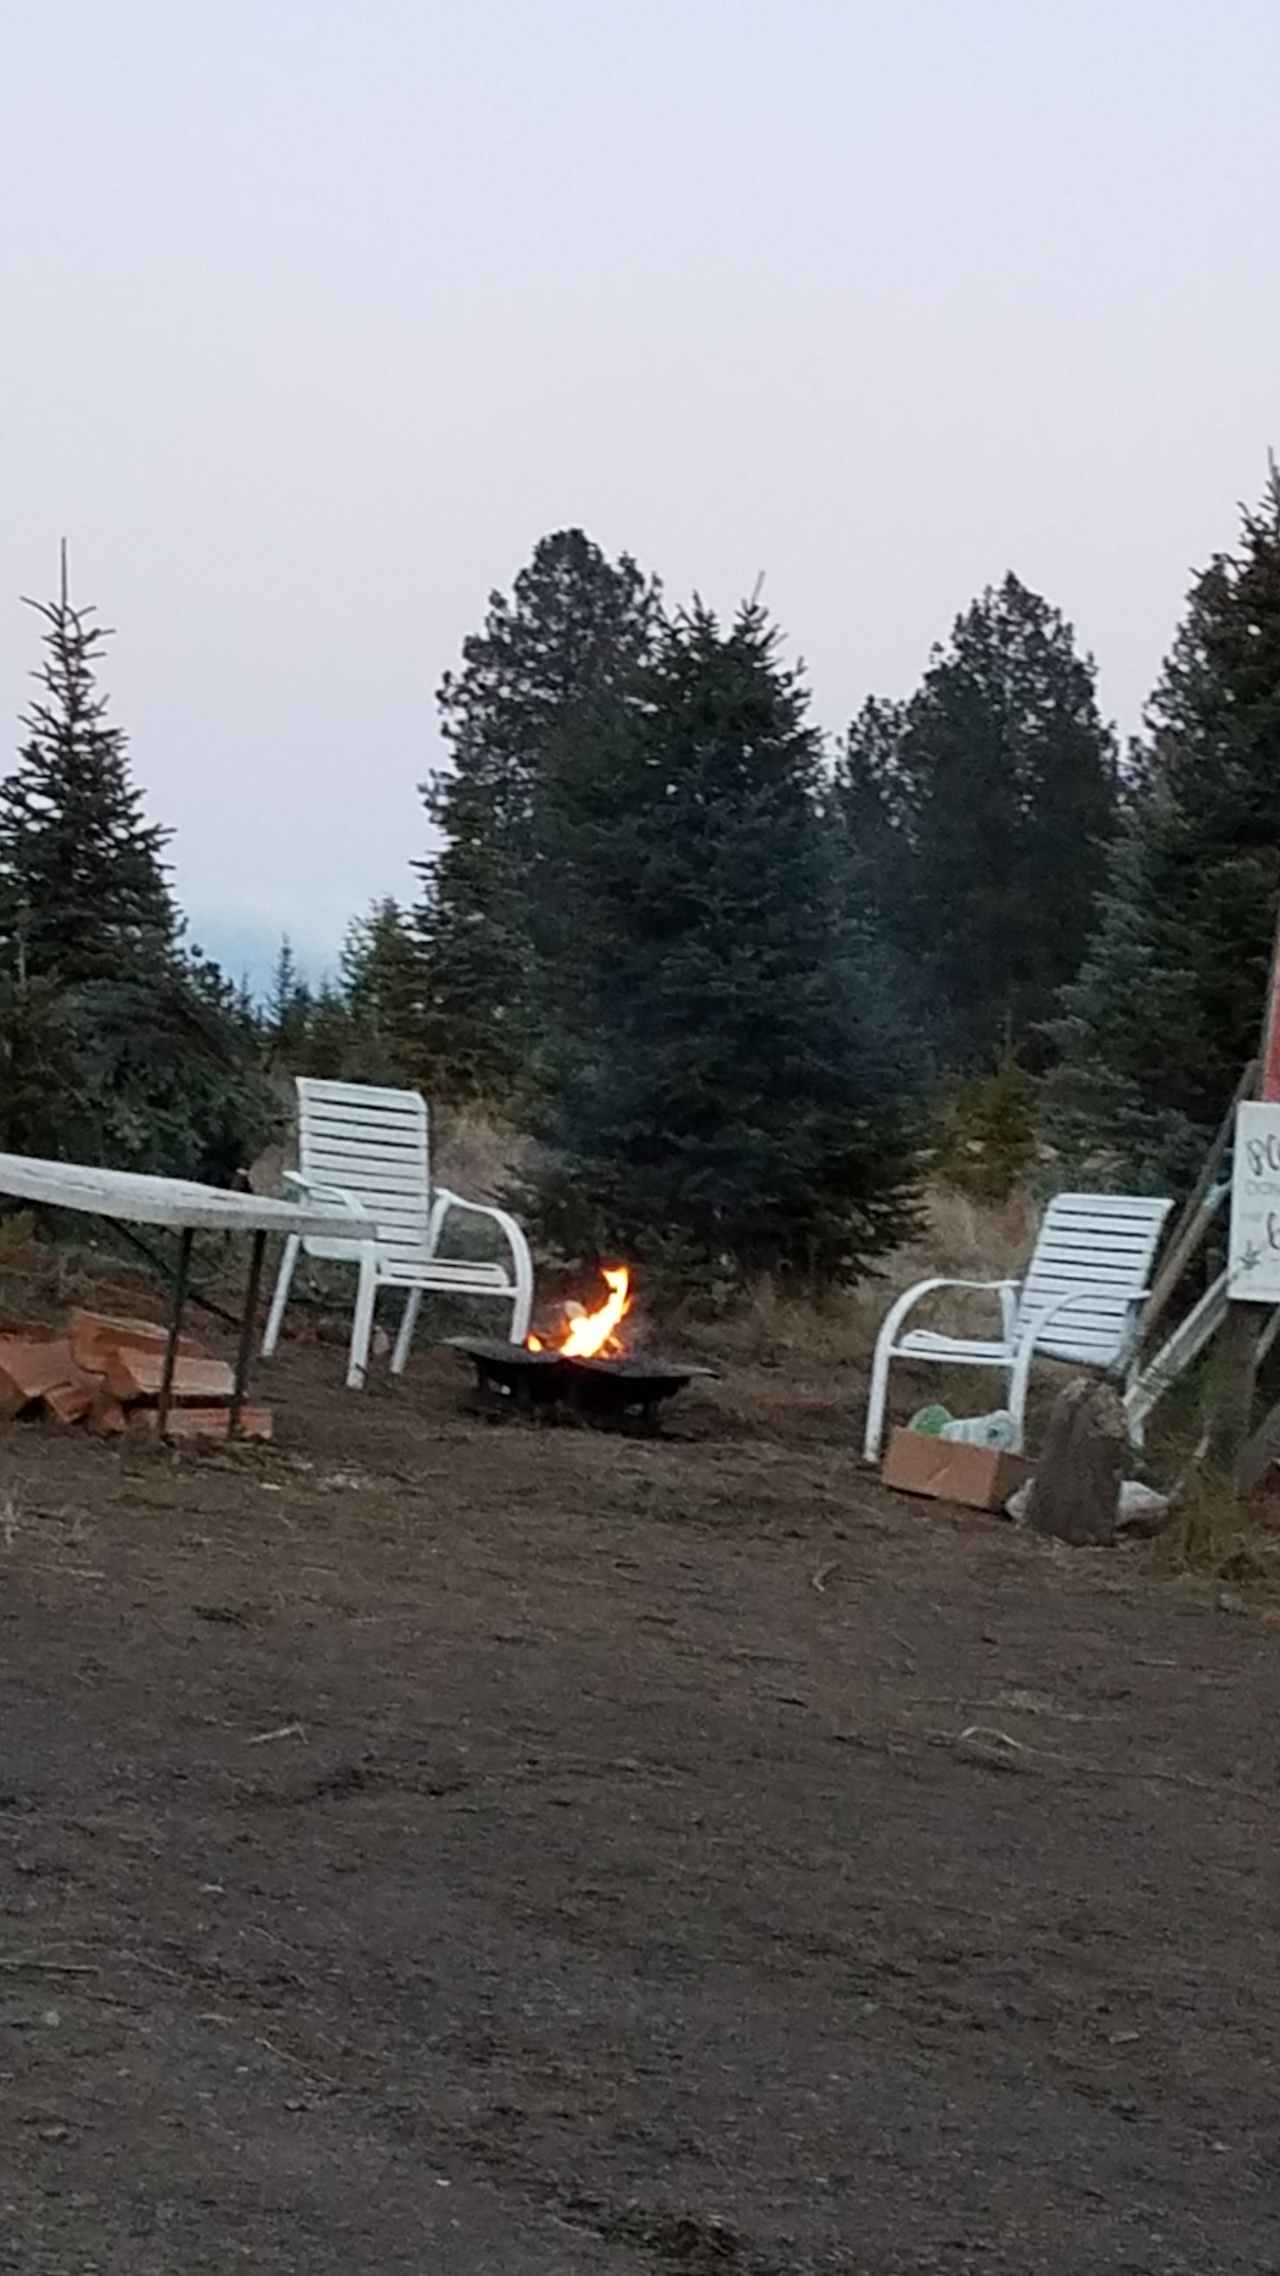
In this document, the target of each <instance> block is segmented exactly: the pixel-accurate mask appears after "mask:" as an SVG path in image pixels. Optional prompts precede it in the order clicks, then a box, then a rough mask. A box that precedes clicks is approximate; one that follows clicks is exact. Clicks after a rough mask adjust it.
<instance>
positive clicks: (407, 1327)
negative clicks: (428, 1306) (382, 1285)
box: [391, 1288, 422, 1375]
mask: <svg viewBox="0 0 1280 2276" xmlns="http://www.w3.org/2000/svg"><path fill="white" fill-rule="evenodd" d="M421 1307H422V1290H421V1289H420V1288H411V1289H410V1290H409V1294H408V1296H407V1298H406V1299H405V1307H404V1317H403V1319H402V1320H401V1322H400V1333H399V1335H398V1336H397V1337H396V1348H395V1350H394V1351H393V1352H392V1354H391V1372H392V1374H393V1375H403V1373H404V1371H405V1368H406V1367H407V1366H408V1364H409V1346H410V1344H411V1343H412V1342H413V1331H414V1329H415V1328H416V1327H417V1325H418V1313H419V1311H420V1310H421Z"/></svg>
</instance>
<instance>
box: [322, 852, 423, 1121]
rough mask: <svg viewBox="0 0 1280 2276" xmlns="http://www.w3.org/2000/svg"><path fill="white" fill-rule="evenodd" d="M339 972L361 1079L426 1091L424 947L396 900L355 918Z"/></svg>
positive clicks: (377, 903) (375, 904)
mask: <svg viewBox="0 0 1280 2276" xmlns="http://www.w3.org/2000/svg"><path fill="white" fill-rule="evenodd" d="M341 971H342V980H343V988H344V993H345V997H346V1002H347V1006H348V1009H349V1011H350V1014H351V1023H352V1030H353V1044H352V1048H353V1053H354V1055H355V1057H356V1058H358V1061H359V1071H360V1079H362V1080H364V1081H366V1082H377V1083H391V1084H394V1085H402V1086H404V1085H407V1086H408V1087H410V1088H423V1087H426V1082H427V1061H426V1052H425V1045H424V1011H423V999H424V988H425V974H424V964H423V955H422V948H421V944H420V942H419V940H418V938H417V935H416V933H415V931H414V929H413V926H412V925H411V923H410V921H409V919H408V917H407V916H406V914H405V912H404V910H403V909H401V907H400V905H399V903H398V902H397V901H395V900H393V899H392V898H391V897H390V896H387V897H386V898H385V899H383V900H381V901H374V902H372V903H371V904H370V907H369V912H368V914H367V916H364V917H356V918H354V919H353V921H352V923H351V924H350V925H349V926H348V928H347V937H346V940H345V941H344V943H343V947H342V957H341Z"/></svg>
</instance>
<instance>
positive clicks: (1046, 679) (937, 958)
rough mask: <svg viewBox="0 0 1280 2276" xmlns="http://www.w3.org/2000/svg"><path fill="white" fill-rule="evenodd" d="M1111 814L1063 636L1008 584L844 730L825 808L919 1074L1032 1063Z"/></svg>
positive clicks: (1108, 772)
mask: <svg viewBox="0 0 1280 2276" xmlns="http://www.w3.org/2000/svg"><path fill="white" fill-rule="evenodd" d="M1115 801H1116V760H1115V746H1114V738H1113V736H1112V734H1111V731H1110V729H1109V728H1107V727H1106V726H1104V724H1103V722H1102V720H1101V718H1100V716H1099V713H1098V708H1097V700H1096V694H1095V686H1094V667H1093V663H1092V660H1091V659H1090V658H1088V657H1081V656H1079V655H1078V654H1077V652H1076V648H1075V641H1074V635H1073V633H1072V629H1071V626H1070V625H1069V624H1067V623H1066V622H1065V621H1064V619H1063V618H1062V616H1061V615H1060V614H1059V613H1058V611H1057V610H1056V609H1053V608H1051V607H1050V605H1049V604H1048V602H1046V601H1044V600H1042V599H1041V598H1040V597H1039V595H1038V594H1035V593H1032V592H1030V591H1029V590H1028V589H1027V587H1026V586H1025V585H1022V584H1020V583H1019V581H1018V579H1017V578H1016V577H1013V576H1008V577H1006V578H1005V581H1004V583H1003V584H1002V585H1001V586H1000V587H999V589H998V590H994V591H993V590H991V589H988V590H987V591H986V592H984V593H983V595H982V596H981V598H980V599H979V600H977V601H975V602H974V603H973V604H972V606H971V607H970V608H969V609H967V610H966V611H965V613H964V614H963V615H962V616H960V617H958V618H957V620H956V623H955V626H954V628H953V631H952V635H951V641H950V645H949V646H948V647H947V648H946V649H943V648H937V649H935V650H934V653H933V659H932V661H931V663H930V666H929V670H928V671H927V673H926V674H925V678H924V681H923V684H922V685H921V687H920V688H919V689H918V691H917V692H916V694H915V695H914V696H913V697H911V699H910V700H909V701H908V702H907V703H905V704H897V705H895V704H886V703H880V702H877V701H876V700H875V699H872V700H871V701H870V702H868V703H867V704H866V705H865V706H864V708H863V710H862V711H861V712H860V713H859V715H858V717H857V718H856V719H855V720H854V722H853V724H852V726H851V727H850V729H849V733H848V738H847V742H846V745H845V748H844V751H843V754H842V756H841V759H840V761H839V763H838V766H837V770H836V782H835V792H834V799H833V805H834V810H835V812H836V814H837V816H838V817H840V818H841V819H843V820H844V822H845V824H846V829H847V834H848V837H849V840H850V846H851V854H850V859H851V862H852V875H853V880H854V890H855V891H856V892H858V893H860V894H861V893H868V894H870V895H871V896H872V898H873V904H874V906H875V909H876V912H877V918H878V927H879V931H880V934H881V937H882V941H883V944H884V949H885V953H886V956H887V958H888V959H889V964H890V969H891V972H892V978H893V982H894V984H895V985H896V986H897V987H898V988H899V989H900V991H901V1001H902V1011H903V1016H904V1019H905V1020H906V1021H907V1022H909V1024H910V1025H911V1026H912V1028H913V1029H914V1030H915V1031H916V1032H917V1033H918V1034H919V1036H920V1037H921V1040H922V1042H923V1043H924V1044H925V1045H927V1046H928V1047H929V1048H930V1050H931V1052H932V1055H933V1058H934V1062H935V1066H936V1067H941V1068H949V1069H961V1070H968V1069H974V1068H981V1067H983V1066H989V1065H990V1064H991V1063H992V1062H993V1061H994V1060H995V1059H997V1058H998V1057H999V1055H1000V1053H1001V1051H1002V1050H1007V1049H1008V1048H1009V1047H1010V1046H1014V1047H1018V1048H1020V1049H1022V1050H1024V1051H1028V1050H1029V1051H1030V1053H1031V1054H1032V1055H1033V1056H1035V1055H1036V1054H1037V1053H1038V1052H1039V1051H1040V1050H1041V1049H1042V1043H1041V1039H1040V1036H1039V1030H1040V1027H1041V1024H1042V1023H1043V1021H1045V1020H1046V1019H1047V1018H1048V1017H1049V1016H1050V1015H1051V1013H1052V1011H1053V1008H1054V1004H1055V999H1056V993H1057V990H1058V989H1059V988H1060V987H1061V985H1062V984H1063V982H1064V981H1065V980H1067V979H1069V978H1070V977H1071V976H1072V974H1073V973H1074V971H1075V969H1076V965H1077V963H1078V961H1079V955H1080V948H1081V944H1082V942H1083V939H1084V937H1085V934H1086V932H1087V929H1088V925H1089V922H1090V917H1091V913H1092V910H1093V905H1094V900H1095V896H1096V894H1097V892H1098V889H1099V887H1100V884H1101V881H1102V876H1103V867H1104V862H1105V849H1106V844H1107V841H1108V839H1109V837H1110V834H1111V831H1112V828H1113V822H1114V811H1115Z"/></svg>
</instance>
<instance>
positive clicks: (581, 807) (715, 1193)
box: [540, 603, 910, 1283]
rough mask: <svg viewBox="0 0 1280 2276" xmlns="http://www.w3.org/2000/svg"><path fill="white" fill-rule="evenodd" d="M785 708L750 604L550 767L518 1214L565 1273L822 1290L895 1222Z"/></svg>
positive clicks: (691, 634) (903, 1172) (787, 680)
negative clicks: (532, 1222)
mask: <svg viewBox="0 0 1280 2276" xmlns="http://www.w3.org/2000/svg"><path fill="white" fill-rule="evenodd" d="M807 701H808V699H807V695H806V691H805V689H804V687H803V685H802V683H801V681H800V679H799V677H798V675H797V674H796V673H794V672H792V671H790V670H788V669H787V668H786V667H784V666H783V664H782V663H781V662H780V661H779V659H778V656H777V635H776V633H775V632H774V630H773V628H772V627H771V626H770V624H769V622H768V620H767V618H766V617H765V615H764V613H763V611H762V610H761V609H760V608H759V607H758V606H757V605H755V604H754V603H752V604H748V605H747V606H745V607H743V608H742V609H741V610H740V612H739V614H738V616H737V618H736V620H735V622H734V624H733V625H732V627H731V629H729V630H728V631H722V630H721V628H720V627H719V625H718V624H717V622H716V620H715V618H714V617H713V616H712V615H711V614H710V613H709V612H708V611H707V610H706V609H704V608H703V607H701V606H700V605H695V606H694V608H693V609H692V610H691V611H690V612H689V613H688V614H687V615H683V616H681V617H680V618H678V619H677V620H676V622H675V623H674V624H673V625H671V626H669V627H667V628H665V629H664V631H663V633H662V635H661V638H660V641H659V644H658V649H657V653H656V657H655V660H654V662H653V663H652V665H651V666H650V667H649V668H648V669H647V670H646V671H645V672H644V673H643V674H642V675H641V676H640V679H639V681H638V683H637V685H636V688H635V693H634V700H633V702H632V703H631V704H630V705H629V706H626V707H622V706H618V705H611V706H609V707H608V708H607V709H604V710H601V711H600V712H598V713H597V714H596V715H595V716H592V715H591V714H589V713H579V714H578V715H577V717H576V718H575V719H574V720H573V721H571V722H569V723H568V725H567V727H566V730H565V733H564V735H563V736H562V737H561V739H560V740H559V742H558V744H557V747H556V749H555V751H554V754H553V759H552V764H551V768H550V772H549V779H548V784H547V791H546V796H545V798H544V800H543V804H542V813H541V825H542V844H541V847H540V864H541V874H542V875H543V876H544V878H545V880H546V884H547V891H546V893H545V895H544V901H543V927H542V938H541V942H540V947H541V953H542V956H543V959H544V968H545V970H546V972H547V974H548V976H549V983H550V988H551V995H550V1010H551V1021H550V1043H549V1065H548V1078H549V1083H548V1087H549V1089H550V1090H551V1091H552V1092H553V1095H554V1099H555V1104H554V1107H553V1108H552V1110H551V1111H550V1113H549V1114H548V1116H547V1118H546V1121H545V1123H544V1126H543V1128H542V1130H541V1132H540V1135H541V1136H542V1137H543V1138H544V1139H545V1140H546V1141H547V1142H548V1143H549V1145H550V1147H551V1149H552V1155H551V1163H550V1166H549V1168H548V1170H547V1172H546V1174H545V1176H544V1177H543V1179H542V1181H541V1190H540V1209H541V1216H542V1221H543V1224H544V1227H545V1229H546V1230H547V1231H548V1233H549V1234H550V1235H551V1236H552V1237H553V1238H555V1239H556V1240H558V1241H559V1243H560V1244H561V1246H562V1247H564V1248H565V1249H567V1250H572V1251H574V1252H577V1253H583V1252H591V1251H594V1252H596V1253H608V1252H609V1251H614V1252H615V1253H616V1252H618V1251H621V1252H622V1253H624V1254H626V1255H629V1256H640V1257H642V1258H643V1259H645V1261H647V1262H648V1263H650V1264H659V1265H666V1266H667V1267H670V1268H679V1269H681V1270H694V1271H697V1272H698V1273H699V1274H700V1276H703V1277H704V1278H705V1276H706V1274H708V1273H710V1274H711V1276H712V1277H713V1278H719V1279H721V1280H724V1281H727V1282H733V1281H737V1280H742V1279H744V1278H746V1277H749V1276H751V1275H753V1274H756V1273H761V1272H771V1273H778V1274H783V1275H791V1276H794V1277H795V1278H797V1279H803V1280H808V1281H814V1282H818V1283H825V1282H828V1281H830V1280H831V1279H833V1278H847V1277H850V1276H852V1275H854V1274H856V1273H857V1272H858V1271H859V1270H860V1269H861V1267H862V1266H863V1264H864V1263H865V1261H866V1260H867V1259H868V1258H869V1257H871V1256H874V1255H875V1254H877V1253H878V1252H879V1251H880V1250H881V1249H883V1248H884V1247H885V1246H886V1245H887V1244H888V1243H890V1242H892V1241H893V1240H894V1239H896V1238H897V1237H898V1236H899V1235H900V1234H901V1232H902V1230H903V1228H904V1225H905V1223H906V1222H907V1220H908V1216H909V1187H910V1164H909V1159H908V1157H907V1155H906V1153H905V1150H904V1147H903V1143H902V1134H901V1131H900V1129H899V1128H898V1126H897V1122H896V1118H895V1115H894V1112H893V1107H892V1093H893V1089H894V1084H893V1081H892V1078H891V1076H890V1074H889V1073H888V1071H887V1070H886V1067H885V1064H884V1062H883V1060H882V1058H881V1056H880V1054H879V1052H878V1050H877V1049H876V1047H875V1045H874V1044H873V1042H872V1041H871V1039H870V1038H869V1035H868V1032H867V1029H866V1028H865V1027H864V1026H863V1024H862V1023H861V1020H860V1006H861V1004H862V1002H863V1000H864V999H863V994H862V990H861V988H860V985H859V974H858V971H857V968H856V943H855V941H854V939H853V936H852V934H851V931H850V928H849V927H848V925H847V923H846V920H845V912H844V910H843V908H842V905H841V900H840V893H839V882H838V877H837V873H836V871H835V869H834V868H833V865H832V863H831V860H830V833H829V832H828V831H827V830H826V829H825V828H824V826H823V823H822V819H821V816H820V813H819V808H818V792H819V784H820V771H821V754H820V744H819V738H818V736H817V734H816V733H815V731H814V729H813V728H812V727H811V726H810V725H809V723H808V718H807Z"/></svg>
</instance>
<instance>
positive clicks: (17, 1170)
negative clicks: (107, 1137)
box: [0, 1154, 378, 1438]
mask: <svg viewBox="0 0 1280 2276" xmlns="http://www.w3.org/2000/svg"><path fill="white" fill-rule="evenodd" d="M0 1194H11V1195H12V1196H13V1197H14V1199H15V1200H19V1201H35V1202H39V1203H40V1204H41V1206H42V1207H44V1208H46V1209H77V1210H80V1211H81V1212H82V1213H83V1214H84V1215H86V1216H90V1217H115V1218H118V1219H120V1220H122V1221H123V1222H125V1223H127V1224H131V1225H161V1226H163V1227H164V1228H165V1229H166V1230H167V1231H168V1232H171V1233H177V1234H178V1235H179V1242H178V1262H177V1268H176V1270H175V1273H174V1279H173V1305H172V1311H171V1314H170V1326H169V1341H168V1345H167V1347H166V1350H165V1358H164V1374H163V1378H162V1381H161V1385H160V1412H159V1416H158V1418H157V1419H158V1428H159V1431H160V1435H161V1436H162V1437H163V1436H164V1433H165V1431H166V1429H167V1427H168V1422H169V1407H170V1402H171V1399H172V1395H173V1370H174V1361H175V1359H176V1356H177V1350H178V1337H179V1335H180V1334H181V1332H182V1317H183V1312H184V1310H185V1308H186V1301H187V1281H188V1277H189V1274H190V1268H191V1250H192V1246H193V1243H194V1241H195V1236H196V1234H197V1233H251V1234H252V1236H253V1250H252V1254H251V1257H250V1261H249V1279H248V1284H247V1287H246V1289H245V1302H244V1313H243V1317H242V1319H241V1322H240V1344H239V1349H238V1351H237V1354H236V1372H235V1385H234V1389H233V1391H232V1396H231V1416H230V1423H229V1426H228V1431H227V1435H228V1437H229V1438H234V1436H235V1434H236V1431H237V1430H238V1429H239V1427H240V1410H241V1408H242V1407H243V1405H244V1394H245V1388H246V1385H247V1383H248V1379H249V1355H250V1352H251V1350H252V1347H253V1325H254V1315H255V1313H256V1312H257V1308H258V1292H259V1288H260V1285H261V1281H262V1260H263V1256H264V1254H265V1251H266V1245H267V1238H268V1235H269V1234H272V1233H276V1234H280V1235H283V1236H286V1237H287V1236H288V1235H289V1234H290V1233H297V1234H299V1235H302V1236H304V1237H305V1236H307V1235H310V1236H311V1237H312V1238H313V1239H323V1238H325V1236H326V1235H327V1236H328V1238H329V1239H332V1238H333V1236H334V1234H335V1232H337V1231H339V1230H340V1231H341V1233H342V1235H343V1237H344V1238H345V1239H347V1240H357V1241H358V1240H362V1239H363V1240H370V1241H371V1240H374V1239H375V1238H376V1236H377V1230H378V1228H377V1225H376V1224H375V1222H374V1220H373V1219H372V1218H371V1217H370V1216H369V1215H368V1214H367V1213H366V1212H365V1211H364V1210H362V1209H360V1208H358V1207H357V1206H356V1205H355V1203H354V1202H343V1201H339V1200H334V1201H332V1202H319V1201H310V1202H297V1201H272V1200H270V1199H269V1198H267V1197H266V1196H264V1195H261V1194H256V1193H224V1192H223V1191H222V1189H221V1188H220V1187H218V1186H214V1185H194V1184H192V1183H191V1182H190V1181H189V1180H187V1179H185V1178H159V1177H144V1176H142V1175H141V1174H140V1173H139V1172H137V1171H134V1170H100V1169H93V1168H91V1167H89V1166H88V1165H87V1164H85V1163H82V1162H42V1161H36V1160H34V1159H33V1158H32V1156H30V1155H28V1154H0Z"/></svg>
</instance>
